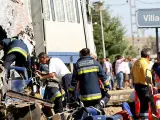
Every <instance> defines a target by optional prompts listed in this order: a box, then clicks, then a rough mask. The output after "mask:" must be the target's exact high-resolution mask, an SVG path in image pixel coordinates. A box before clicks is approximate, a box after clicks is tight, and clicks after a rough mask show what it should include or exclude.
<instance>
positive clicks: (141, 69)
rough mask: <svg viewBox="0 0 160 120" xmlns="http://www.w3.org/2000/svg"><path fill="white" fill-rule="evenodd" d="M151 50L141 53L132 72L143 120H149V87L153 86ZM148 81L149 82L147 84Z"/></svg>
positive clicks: (147, 49) (145, 49)
mask: <svg viewBox="0 0 160 120" xmlns="http://www.w3.org/2000/svg"><path fill="white" fill-rule="evenodd" d="M149 60H150V49H149V48H144V49H143V50H142V51H141V58H140V59H138V60H137V61H136V62H135V63H134V66H133V68H132V70H131V75H132V77H133V81H134V85H135V90H136V93H137V95H138V98H139V100H140V105H141V107H140V117H141V119H145V120H148V102H149V100H150V99H149V89H148V86H147V83H149V86H151V84H152V75H151V72H150V71H147V69H150V62H149ZM146 81H148V82H146Z"/></svg>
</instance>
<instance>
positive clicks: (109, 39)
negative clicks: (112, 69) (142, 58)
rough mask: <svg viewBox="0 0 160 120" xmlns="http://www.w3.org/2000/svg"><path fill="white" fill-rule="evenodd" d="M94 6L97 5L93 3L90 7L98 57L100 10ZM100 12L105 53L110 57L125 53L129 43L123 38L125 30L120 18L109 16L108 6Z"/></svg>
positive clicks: (100, 48) (100, 51)
mask: <svg viewBox="0 0 160 120" xmlns="http://www.w3.org/2000/svg"><path fill="white" fill-rule="evenodd" d="M96 8H97V6H95V4H94V6H93V8H92V22H93V34H94V41H95V45H96V49H97V55H98V58H102V57H103V50H102V37H101V24H100V12H99V11H98V10H97V9H96ZM102 14H103V27H104V42H105V49H106V55H107V56H109V57H111V58H114V57H115V56H116V55H118V54H121V55H122V54H123V55H125V54H126V53H127V52H126V50H127V49H129V43H128V41H127V40H125V39H124V35H125V32H126V30H125V28H124V27H123V26H122V24H121V22H120V18H119V17H111V15H110V13H109V8H107V9H104V10H102ZM131 50H132V49H131Z"/></svg>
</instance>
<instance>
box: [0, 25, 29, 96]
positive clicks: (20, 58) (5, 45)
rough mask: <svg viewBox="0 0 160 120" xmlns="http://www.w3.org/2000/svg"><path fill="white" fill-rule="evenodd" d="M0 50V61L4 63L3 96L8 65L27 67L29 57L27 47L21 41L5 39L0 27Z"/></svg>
mask: <svg viewBox="0 0 160 120" xmlns="http://www.w3.org/2000/svg"><path fill="white" fill-rule="evenodd" d="M0 36H1V37H0V50H3V51H4V56H3V58H2V60H3V61H4V64H3V65H4V69H5V80H4V81H3V84H4V86H3V88H2V94H3V96H4V95H5V93H6V91H7V89H8V88H7V82H8V78H9V76H8V71H9V68H10V65H11V64H12V63H13V62H15V66H19V67H28V66H30V64H29V63H30V55H29V51H28V47H27V45H26V44H25V43H24V42H23V40H21V39H18V38H17V37H14V38H7V34H6V32H5V30H4V29H3V28H2V26H0Z"/></svg>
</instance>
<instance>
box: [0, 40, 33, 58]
mask: <svg viewBox="0 0 160 120" xmlns="http://www.w3.org/2000/svg"><path fill="white" fill-rule="evenodd" d="M0 44H1V45H2V46H4V48H3V50H4V57H3V59H5V57H6V55H7V54H9V53H13V52H18V53H20V54H22V55H23V56H24V57H25V59H26V61H30V55H29V51H28V47H27V45H26V44H25V43H24V42H23V41H22V40H19V39H16V38H7V39H4V40H2V41H1V42H0Z"/></svg>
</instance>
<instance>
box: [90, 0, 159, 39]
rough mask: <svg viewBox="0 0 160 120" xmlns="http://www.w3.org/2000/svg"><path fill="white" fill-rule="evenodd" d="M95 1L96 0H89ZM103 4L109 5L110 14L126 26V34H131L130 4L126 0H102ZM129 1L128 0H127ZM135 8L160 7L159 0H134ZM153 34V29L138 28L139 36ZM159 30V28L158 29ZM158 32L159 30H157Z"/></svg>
mask: <svg viewBox="0 0 160 120" xmlns="http://www.w3.org/2000/svg"><path fill="white" fill-rule="evenodd" d="M91 1H97V0H91ZM103 1H104V5H105V6H109V8H110V12H111V15H112V16H119V17H120V18H121V22H122V25H123V26H124V27H125V28H126V36H131V21H130V4H129V3H127V0H103ZM128 1H129V0H128ZM133 1H134V0H132V2H133ZM135 1H136V8H137V10H138V9H143V8H147V9H148V8H160V0H135ZM142 31H144V36H150V35H151V36H155V29H143V30H142V29H138V33H139V36H142ZM159 31H160V29H159ZM159 33H160V32H159Z"/></svg>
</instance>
